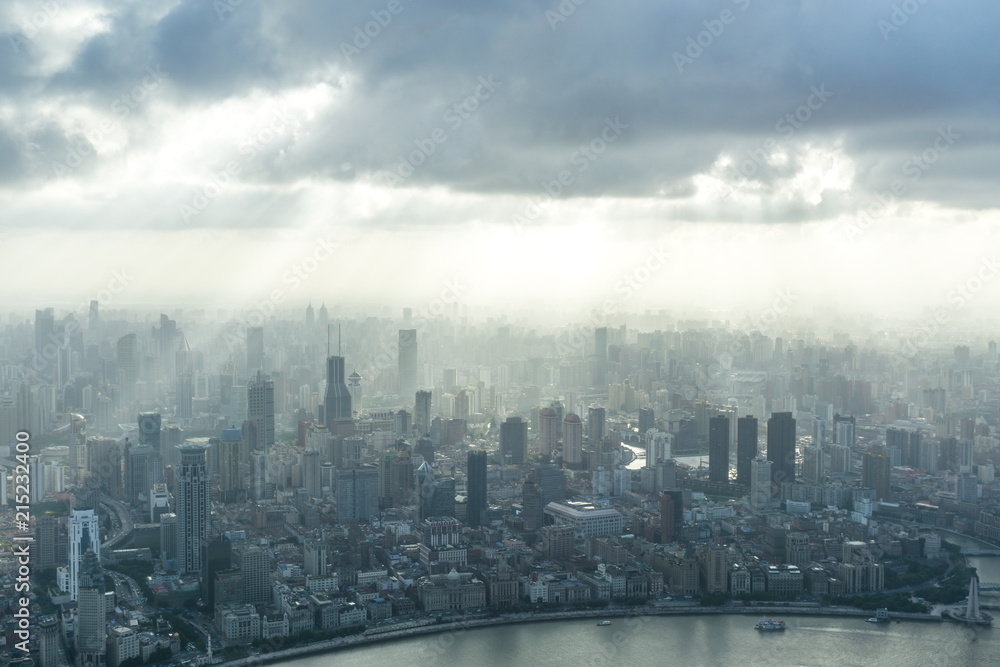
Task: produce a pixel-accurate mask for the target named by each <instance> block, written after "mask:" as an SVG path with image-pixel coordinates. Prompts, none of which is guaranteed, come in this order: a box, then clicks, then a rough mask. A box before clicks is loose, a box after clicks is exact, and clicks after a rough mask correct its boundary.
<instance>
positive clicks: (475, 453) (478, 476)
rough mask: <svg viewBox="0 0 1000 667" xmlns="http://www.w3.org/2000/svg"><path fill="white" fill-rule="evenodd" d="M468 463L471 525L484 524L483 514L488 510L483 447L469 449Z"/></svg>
mask: <svg viewBox="0 0 1000 667" xmlns="http://www.w3.org/2000/svg"><path fill="white" fill-rule="evenodd" d="M466 461H467V463H468V520H467V523H468V524H469V526H470V527H472V528H476V527H478V526H480V525H481V524H482V514H483V512H484V511H486V503H487V498H486V452H485V451H483V450H481V449H472V450H469V454H468V456H467V457H466Z"/></svg>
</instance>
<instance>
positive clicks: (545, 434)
mask: <svg viewBox="0 0 1000 667" xmlns="http://www.w3.org/2000/svg"><path fill="white" fill-rule="evenodd" d="M558 445H559V415H558V414H556V411H555V410H553V409H552V408H542V409H541V411H540V412H539V413H538V449H539V451H540V453H541V454H542V456H552V450H554V449H555V448H556V447H557V446H558Z"/></svg>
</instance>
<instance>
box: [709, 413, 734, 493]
mask: <svg viewBox="0 0 1000 667" xmlns="http://www.w3.org/2000/svg"><path fill="white" fill-rule="evenodd" d="M708 480H709V481H710V482H728V481H729V417H726V416H724V415H718V416H716V417H712V418H711V419H710V420H709V426H708Z"/></svg>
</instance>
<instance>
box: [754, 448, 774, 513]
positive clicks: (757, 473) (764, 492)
mask: <svg viewBox="0 0 1000 667" xmlns="http://www.w3.org/2000/svg"><path fill="white" fill-rule="evenodd" d="M771 467H772V463H771V461H768V460H767V459H765V458H764V457H763V456H762V455H760V454H758V455H757V456H756V458H754V460H753V461H752V462H751V464H750V511H751V512H764V511H766V510H768V509H769V508H770V507H771V492H772V487H771V484H772V480H771Z"/></svg>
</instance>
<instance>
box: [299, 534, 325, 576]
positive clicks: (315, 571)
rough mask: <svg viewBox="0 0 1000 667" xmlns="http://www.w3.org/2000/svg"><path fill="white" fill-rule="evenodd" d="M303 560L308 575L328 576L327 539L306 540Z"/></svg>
mask: <svg viewBox="0 0 1000 667" xmlns="http://www.w3.org/2000/svg"><path fill="white" fill-rule="evenodd" d="M302 561H303V567H302V569H303V570H305V573H306V576H309V577H325V576H326V540H325V539H319V540H306V543H305V546H304V547H303V548H302Z"/></svg>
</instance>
